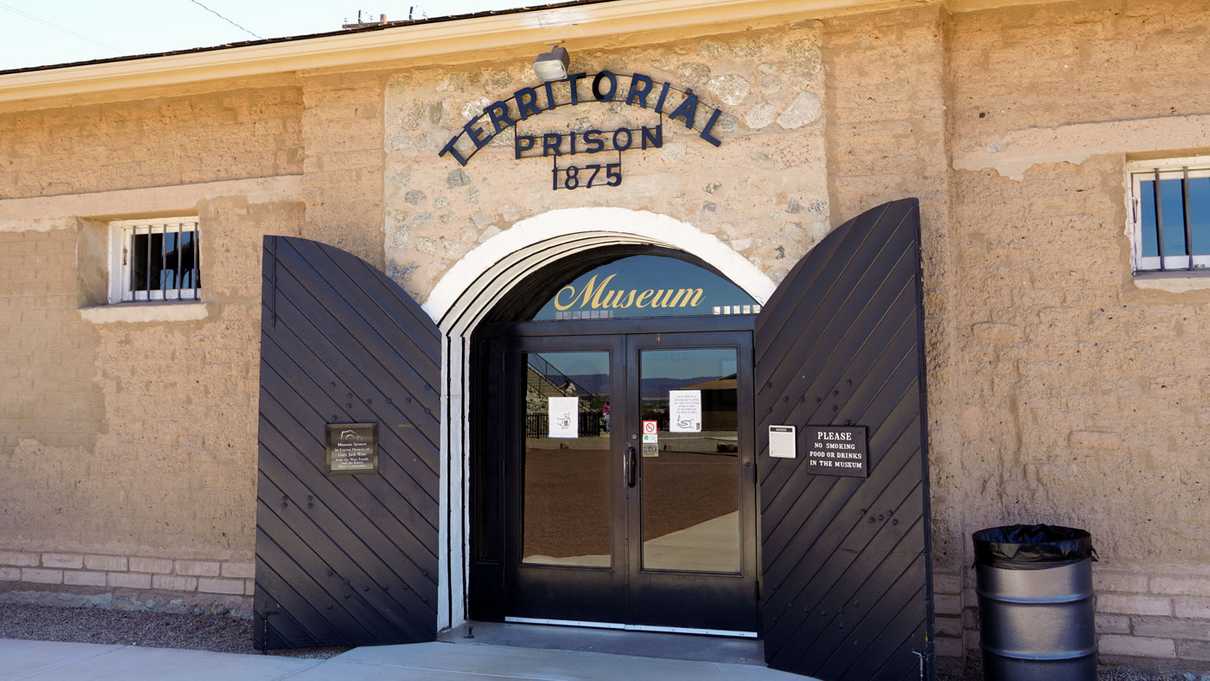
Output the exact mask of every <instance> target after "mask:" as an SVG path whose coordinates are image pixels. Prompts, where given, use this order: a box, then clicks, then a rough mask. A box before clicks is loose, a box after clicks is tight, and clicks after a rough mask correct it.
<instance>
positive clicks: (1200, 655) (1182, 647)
mask: <svg viewBox="0 0 1210 681" xmlns="http://www.w3.org/2000/svg"><path fill="white" fill-rule="evenodd" d="M1176 654H1177V657H1180V658H1183V659H1186V660H1207V661H1210V643H1207V642H1206V641H1177V642H1176Z"/></svg>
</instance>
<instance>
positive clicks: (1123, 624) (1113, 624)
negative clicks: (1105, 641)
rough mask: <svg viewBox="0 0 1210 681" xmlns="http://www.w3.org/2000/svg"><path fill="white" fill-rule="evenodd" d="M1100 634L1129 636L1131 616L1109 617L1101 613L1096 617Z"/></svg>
mask: <svg viewBox="0 0 1210 681" xmlns="http://www.w3.org/2000/svg"><path fill="white" fill-rule="evenodd" d="M1096 625H1097V633H1098V634H1129V633H1130V616H1129V615H1107V614H1105V613H1100V614H1098V615H1097V616H1096Z"/></svg>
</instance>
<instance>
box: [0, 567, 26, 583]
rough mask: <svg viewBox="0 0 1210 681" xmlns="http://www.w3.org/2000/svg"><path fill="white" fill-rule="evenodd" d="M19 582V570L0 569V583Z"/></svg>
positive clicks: (16, 568)
mask: <svg viewBox="0 0 1210 681" xmlns="http://www.w3.org/2000/svg"><path fill="white" fill-rule="evenodd" d="M20 580H21V568H18V567H0V582H18V581H20Z"/></svg>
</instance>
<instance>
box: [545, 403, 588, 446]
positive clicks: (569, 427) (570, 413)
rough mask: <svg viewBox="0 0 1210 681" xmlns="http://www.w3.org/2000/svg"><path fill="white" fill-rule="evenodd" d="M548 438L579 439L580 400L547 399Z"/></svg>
mask: <svg viewBox="0 0 1210 681" xmlns="http://www.w3.org/2000/svg"><path fill="white" fill-rule="evenodd" d="M547 399H548V400H550V402H549V405H548V406H549V412H550V437H572V438H575V437H580V398H578V397H549V398H547Z"/></svg>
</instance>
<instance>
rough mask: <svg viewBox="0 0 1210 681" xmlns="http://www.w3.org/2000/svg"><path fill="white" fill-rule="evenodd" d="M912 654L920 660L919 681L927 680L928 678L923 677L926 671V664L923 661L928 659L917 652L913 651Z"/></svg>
mask: <svg viewBox="0 0 1210 681" xmlns="http://www.w3.org/2000/svg"><path fill="white" fill-rule="evenodd" d="M912 654H913V655H915V656H916V657H918V658H920V681H925V680H926V679H927V678H928V676H926V675H925V674H926V672H927V671H928V663H927V662H926V661H925V660H927V659H928V658H927V656H926V655H925V654H924V653H923V652H921V651H919V650H913V651H912Z"/></svg>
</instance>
